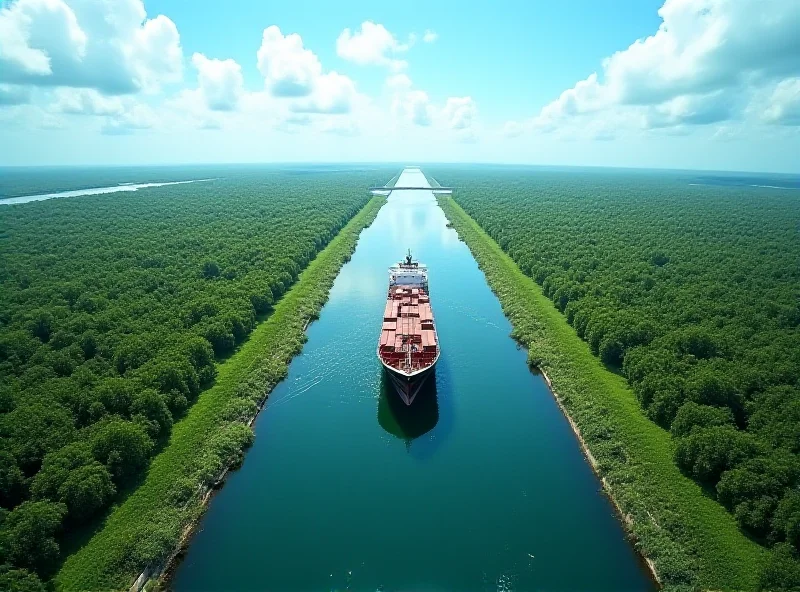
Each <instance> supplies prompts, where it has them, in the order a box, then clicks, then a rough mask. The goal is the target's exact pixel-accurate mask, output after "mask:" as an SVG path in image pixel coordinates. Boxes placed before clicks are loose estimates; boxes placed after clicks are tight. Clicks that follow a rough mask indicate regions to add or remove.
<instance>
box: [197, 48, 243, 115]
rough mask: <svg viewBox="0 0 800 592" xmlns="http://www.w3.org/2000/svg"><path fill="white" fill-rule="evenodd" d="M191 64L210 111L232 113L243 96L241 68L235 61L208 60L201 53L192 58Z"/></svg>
mask: <svg viewBox="0 0 800 592" xmlns="http://www.w3.org/2000/svg"><path fill="white" fill-rule="evenodd" d="M192 64H193V65H194V67H195V68H196V69H197V84H198V87H199V88H200V91H201V92H202V94H203V99H204V101H205V104H206V106H207V107H208V108H209V109H211V110H212V111H234V110H235V109H236V108H237V107H238V105H239V100H240V98H241V96H242V94H244V78H243V76H242V67H241V66H240V65H239V64H238V63H237V62H236V61H235V60H232V59H227V60H218V59H209V58H207V57H206V56H205V55H203V54H202V53H195V54H194V55H193V56H192Z"/></svg>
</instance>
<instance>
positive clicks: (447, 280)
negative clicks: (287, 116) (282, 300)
mask: <svg viewBox="0 0 800 592" xmlns="http://www.w3.org/2000/svg"><path fill="white" fill-rule="evenodd" d="M424 182H425V181H424V177H423V176H422V175H421V174H420V173H418V172H416V171H413V172H412V171H409V170H407V171H405V172H404V173H403V176H402V177H401V179H400V180H399V181H398V184H402V185H405V186H419V185H422V184H423V183H424ZM446 223H447V220H446V219H445V216H444V214H443V213H442V211H441V209H440V208H439V207H438V206H437V205H436V201H435V199H434V197H433V195H432V194H431V193H430V192H425V191H415V192H396V193H393V194H392V195H391V197H390V198H389V201H388V203H387V204H386V205H385V206H384V207H383V208H382V209H381V211H380V213H379V214H378V217H377V219H376V220H375V222H374V223H373V224H372V226H370V227H369V228H368V229H366V230H364V232H363V233H362V234H361V238H360V240H359V243H358V248H357V250H356V252H355V254H354V255H353V258H352V260H351V261H350V262H349V263H348V264H347V265H345V267H344V268H343V269H342V271H341V273H340V275H339V277H338V278H337V279H336V282H335V284H334V286H333V289H332V291H331V294H330V300H329V301H328V303H327V304H326V306H325V308H324V309H323V311H322V314H321V317H320V319H319V321H317V322H316V323H314V324H312V325H311V326H310V327H309V329H308V337H309V340H308V343H306V345H305V348H304V349H303V353H302V354H301V355H300V356H298V357H297V358H295V359H294V361H293V362H292V364H291V366H290V368H289V376H288V378H287V379H286V381H284V382H283V383H282V384H280V385H279V386H278V387H277V388H276V389H275V391H274V392H273V394H272V395H271V397H270V399H269V403H268V405H267V407H266V409H265V410H264V411H263V412H262V414H261V415H260V417H259V418H258V421H257V423H256V434H257V437H256V441H255V445H254V446H253V448H252V449H251V450H250V452H249V453H248V454H247V457H246V459H245V462H244V466H243V467H242V468H241V470H239V471H237V472H236V473H234V474H232V475H231V476H230V477H229V479H228V481H227V484H226V485H225V487H224V488H223V489H222V490H221V491H220V492H219V494H218V495H217V496H216V497H215V498H214V499H213V501H212V503H211V505H210V507H209V510H208V512H207V514H206V515H205V517H204V519H203V521H202V524H201V527H200V530H199V532H198V533H197V535H196V537H195V538H194V540H193V541H192V544H191V546H190V547H189V550H188V552H187V555H186V558H185V560H184V562H183V563H182V564H181V565H180V566H179V568H178V569H177V571H176V574H175V578H174V580H173V586H174V589H175V590H178V591H190V590H231V591H232V590H270V591H276V592H277V591H279V592H283V591H286V592H290V591H303V592H305V591H322V590H354V591H355V590H358V591H361V590H364V591H374V590H385V591H386V592H400V591H403V592H410V591H420V592H422V591H444V590H458V591H472V590H481V591H498V590H519V591H522V590H537V591H577V590H581V591H614V592H622V591H634V590H635V591H643V590H653V589H655V587H654V586H653V584H652V583H651V582H650V580H649V579H648V577H647V575H646V573H645V571H644V570H643V569H642V567H641V564H640V562H639V560H638V558H637V557H636V555H635V554H634V552H633V550H632V548H631V546H630V545H629V543H628V542H627V541H626V540H625V538H624V534H623V531H622V528H621V526H620V524H619V523H618V521H617V519H616V518H615V516H614V513H613V509H612V507H611V505H610V503H609V502H608V500H607V499H606V498H605V497H604V496H603V495H602V493H601V491H600V484H599V482H598V480H597V479H596V477H595V476H594V475H593V473H592V472H591V470H590V468H589V466H588V464H587V463H586V461H585V459H584V458H583V456H582V455H581V452H580V449H579V446H578V443H577V442H576V440H575V438H574V437H573V434H572V432H571V431H570V429H569V425H568V424H567V421H566V420H565V419H564V417H563V416H562V415H561V413H560V411H559V409H558V407H557V406H556V404H555V402H554V401H553V398H552V396H551V395H550V393H549V392H548V390H547V386H546V384H545V383H544V381H543V380H542V379H541V377H539V376H535V375H533V374H532V373H531V372H530V371H529V370H528V367H527V365H526V362H525V358H526V356H525V352H524V351H522V350H520V349H518V348H517V345H516V344H515V342H514V341H513V340H512V339H511V338H510V337H509V333H510V331H511V326H510V324H509V322H508V321H507V320H506V318H505V317H504V316H503V314H502V310H501V308H500V304H499V302H498V301H497V299H496V297H495V296H494V295H493V294H492V292H491V290H490V289H489V287H488V285H487V284H486V282H485V280H484V277H483V274H482V272H481V271H480V270H479V269H478V266H477V264H476V262H475V260H474V259H473V258H472V255H471V254H470V252H469V250H468V249H467V247H466V245H464V243H462V242H460V241H459V240H458V237H457V235H456V233H455V231H454V230H451V229H448V228H446ZM409 247H410V248H411V249H412V250H413V252H414V254H415V256H417V257H418V258H419V259H420V261H422V262H424V263H427V264H428V266H429V269H430V291H431V302H432V304H433V309H434V314H435V317H436V322H437V328H438V333H439V339H440V341H441V346H442V355H441V358H440V360H439V363H438V365H437V368H436V376H435V383H434V384H430V385H429V388H427V390H426V391H424V392H423V393H421V394H420V395H419V397H418V399H417V401H416V402H415V405H414V407H412V408H405V407H404V406H403V405H402V404H398V403H399V401H398V400H397V397H396V395H395V394H394V393H393V392H391V391H390V390H389V387H388V385H387V383H386V381H385V380H384V379H383V377H382V373H381V367H380V364H379V362H378V360H377V359H376V357H375V349H376V345H377V339H378V336H379V333H380V328H381V321H382V315H383V309H384V304H385V299H386V289H387V281H388V276H387V271H386V268H387V267H388V266H389V265H390V264H392V263H394V262H395V261H396V260H398V259H399V258H400V257H401V256H402V255H403V254H404V253H405V251H406V249H408V248H409Z"/></svg>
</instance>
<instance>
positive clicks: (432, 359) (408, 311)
mask: <svg viewBox="0 0 800 592" xmlns="http://www.w3.org/2000/svg"><path fill="white" fill-rule="evenodd" d="M439 353H440V350H439V338H438V336H437V334H436V326H435V324H434V322H433V309H432V308H431V301H430V297H429V296H428V269H427V267H425V265H423V264H421V263H418V262H416V261H414V260H413V258H412V257H411V251H409V252H408V255H406V258H405V260H404V261H401V262H400V263H398V264H397V265H393V266H391V267H390V268H389V292H388V295H387V297H386V309H385V310H384V312H383V328H382V329H381V337H380V342H379V343H378V358H379V359H380V361H381V364H382V365H383V368H384V370H385V371H386V373H387V374H388V375H389V378H390V379H391V382H392V385H393V386H394V389H395V390H396V391H397V394H398V395H400V398H401V399H402V400H403V402H404V403H405V404H406V405H411V403H413V402H414V399H415V398H416V396H417V395H418V394H419V391H420V389H421V388H422V385H423V384H424V383H425V380H426V379H427V378H428V377H429V376H430V375H431V374H433V368H434V366H435V365H436V361H437V360H438V359H439Z"/></svg>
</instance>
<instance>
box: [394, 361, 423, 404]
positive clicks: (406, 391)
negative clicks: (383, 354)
mask: <svg viewBox="0 0 800 592" xmlns="http://www.w3.org/2000/svg"><path fill="white" fill-rule="evenodd" d="M381 363H382V365H383V371H384V372H386V374H387V376H388V377H389V379H390V381H391V383H392V386H393V387H394V390H395V392H396V393H397V394H398V396H399V397H400V399H402V401H403V403H405V404H406V405H411V404H412V403H413V402H414V399H416V397H417V395H418V394H419V391H420V390H421V389H422V385H423V384H425V381H426V380H427V379H428V377H429V376H430V375H431V374H433V370H434V368H435V367H436V362H434V363H433V364H431V365H430V366H428V367H427V368H425V369H424V370H420V371H419V372H415V373H413V374H406V373H405V372H402V371H401V370H398V369H397V368H392V367H391V366H388V365H386V364H383V362H381Z"/></svg>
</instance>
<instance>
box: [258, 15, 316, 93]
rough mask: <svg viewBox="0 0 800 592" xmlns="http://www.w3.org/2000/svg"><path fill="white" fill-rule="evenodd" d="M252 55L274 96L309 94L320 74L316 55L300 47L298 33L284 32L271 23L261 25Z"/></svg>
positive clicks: (301, 43)
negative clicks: (259, 45)
mask: <svg viewBox="0 0 800 592" xmlns="http://www.w3.org/2000/svg"><path fill="white" fill-rule="evenodd" d="M256 55H257V58H258V70H259V72H261V74H262V76H264V82H265V84H266V87H267V89H268V90H269V91H270V92H271V93H272V94H273V95H275V96H278V97H304V96H306V95H309V94H311V91H312V90H313V88H314V82H315V80H316V79H317V78H318V77H319V76H320V75H321V74H322V64H320V62H319V58H317V56H316V55H315V54H314V52H312V51H311V50H309V49H305V48H304V47H303V39H302V38H301V37H300V35H298V34H297V33H292V34H290V35H286V36H284V35H283V33H281V30H280V29H279V28H278V27H277V26H275V25H272V26H270V27H267V28H266V29H264V34H263V36H262V39H261V47H260V48H259V49H258V53H257V54H256Z"/></svg>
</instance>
